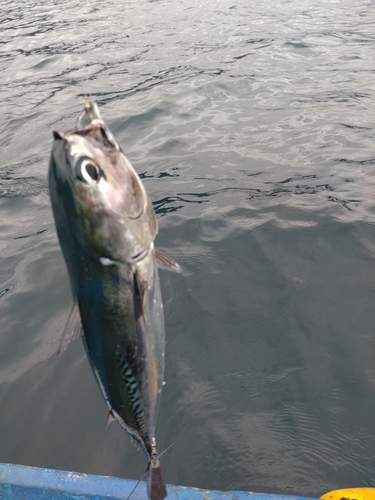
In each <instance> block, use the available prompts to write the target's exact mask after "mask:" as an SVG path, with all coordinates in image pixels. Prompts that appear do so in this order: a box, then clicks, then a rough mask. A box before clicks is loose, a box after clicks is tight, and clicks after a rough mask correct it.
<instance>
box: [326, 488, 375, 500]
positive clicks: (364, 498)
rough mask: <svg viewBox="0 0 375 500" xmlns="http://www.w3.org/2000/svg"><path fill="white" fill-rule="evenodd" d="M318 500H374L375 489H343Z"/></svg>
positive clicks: (331, 492)
mask: <svg viewBox="0 0 375 500" xmlns="http://www.w3.org/2000/svg"><path fill="white" fill-rule="evenodd" d="M320 500H375V488H345V489H343V490H334V491H329V492H328V493H325V494H324V495H323V496H321V497H320Z"/></svg>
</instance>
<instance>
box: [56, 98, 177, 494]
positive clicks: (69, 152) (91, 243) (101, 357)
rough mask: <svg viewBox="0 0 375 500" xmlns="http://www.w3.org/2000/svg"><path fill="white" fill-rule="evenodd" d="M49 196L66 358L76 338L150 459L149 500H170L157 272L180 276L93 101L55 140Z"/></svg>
mask: <svg viewBox="0 0 375 500" xmlns="http://www.w3.org/2000/svg"><path fill="white" fill-rule="evenodd" d="M53 137H54V141H53V147H52V152H51V157H50V162H49V169H48V184H49V193H50V199H51V205H52V211H53V216H54V220H55V226H56V231H57V235H58V239H59V242H60V246H61V250H62V253H63V255H64V258H65V263H66V266H67V269H68V274H69V278H70V285H71V290H72V295H73V307H72V310H71V312H70V315H69V317H68V320H67V323H66V325H65V328H64V331H63V334H62V339H61V344H60V348H59V354H61V353H62V352H63V351H64V350H65V349H66V348H67V346H68V344H69V343H70V342H71V341H72V340H73V339H75V338H78V337H82V339H83V343H84V346H85V350H86V353H87V356H88V359H89V362H90V365H91V368H92V371H93V373H94V376H95V378H96V381H97V383H98V385H99V388H100V390H101V393H102V395H103V397H104V400H105V402H106V404H107V406H108V410H109V415H108V421H107V422H108V423H109V422H110V421H112V420H116V421H117V422H118V423H119V424H120V425H121V427H123V428H124V429H125V431H126V432H127V433H128V434H129V435H130V437H131V438H132V439H133V440H134V441H135V442H136V443H137V445H139V447H140V448H141V450H143V452H144V453H145V454H146V457H147V460H148V469H147V474H148V477H147V486H148V487H147V491H148V497H149V499H150V500H163V499H164V498H165V497H166V496H167V490H166V485H165V482H164V480H163V477H162V473H161V469H160V463H159V457H158V453H157V448H156V441H155V424H156V417H157V413H158V409H159V404H160V396H161V390H162V386H163V379H164V357H165V329H164V315H163V303H162V297H161V290H160V282H159V275H158V267H160V268H163V269H167V270H172V271H175V272H180V271H181V268H180V267H179V265H178V264H177V263H176V261H174V259H172V258H170V257H169V256H167V255H166V254H164V253H163V252H161V251H160V250H157V249H155V247H154V239H155V236H156V234H157V231H158V225H157V220H156V215H155V211H154V209H153V206H152V203H151V202H150V199H149V197H148V195H147V192H146V190H145V187H144V185H143V183H142V180H141V179H140V177H139V176H138V174H137V173H136V171H135V169H134V168H133V166H132V165H131V163H130V161H129V160H128V159H127V158H126V156H125V155H124V153H123V151H122V150H121V148H120V147H119V145H118V143H117V141H116V140H115V138H114V136H113V134H112V133H111V131H110V130H109V128H108V126H107V125H106V123H105V122H104V121H103V119H102V118H101V116H100V112H99V108H98V106H97V104H96V103H95V102H94V101H91V100H90V99H89V98H86V99H85V108H84V110H83V111H82V112H81V114H80V115H79V117H78V120H77V124H76V126H75V128H74V129H72V130H69V131H65V132H53Z"/></svg>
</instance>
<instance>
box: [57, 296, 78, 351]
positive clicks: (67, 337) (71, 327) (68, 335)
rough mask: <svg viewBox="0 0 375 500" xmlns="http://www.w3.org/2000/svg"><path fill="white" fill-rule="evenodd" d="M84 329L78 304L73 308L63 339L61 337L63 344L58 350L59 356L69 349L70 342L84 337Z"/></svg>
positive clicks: (61, 343)
mask: <svg viewBox="0 0 375 500" xmlns="http://www.w3.org/2000/svg"><path fill="white" fill-rule="evenodd" d="M83 335H84V333H83V328H82V321H81V315H80V312H79V307H78V302H76V303H75V304H74V306H73V307H72V310H71V311H70V314H69V317H68V320H67V322H66V325H65V328H64V331H63V334H62V337H61V342H60V347H59V350H58V354H59V355H60V354H62V353H63V352H64V351H65V349H66V348H67V347H68V345H69V344H70V342H71V341H72V340H74V339H76V338H78V337H83Z"/></svg>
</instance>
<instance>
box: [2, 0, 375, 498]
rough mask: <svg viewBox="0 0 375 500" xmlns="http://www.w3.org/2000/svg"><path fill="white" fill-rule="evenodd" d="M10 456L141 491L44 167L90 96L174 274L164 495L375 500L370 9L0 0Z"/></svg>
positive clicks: (161, 422)
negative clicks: (66, 339)
mask: <svg viewBox="0 0 375 500" xmlns="http://www.w3.org/2000/svg"><path fill="white" fill-rule="evenodd" d="M0 34H1V36H0V92H1V93H0V103H1V104H0V105H1V120H0V145H1V146H0V147H1V160H0V252H1V253H0V256H1V260H0V321H1V323H0V324H1V334H0V408H1V411H0V436H1V437H0V461H1V462H12V463H21V464H27V465H33V466H39V467H52V468H58V469H65V470H73V471H82V472H87V473H95V474H107V475H115V476H120V477H127V478H138V477H139V476H140V475H141V474H142V472H143V470H144V467H145V464H146V461H145V458H144V457H143V455H142V453H141V452H140V451H139V450H137V449H136V448H135V447H134V446H133V445H132V444H131V443H130V440H129V438H128V437H127V436H126V435H125V433H124V432H123V431H122V430H121V429H120V428H119V427H118V426H117V425H111V426H109V427H108V428H105V422H106V416H107V415H106V406H105V404H104V402H103V400H102V398H101V395H100V393H99V390H98V388H97V386H96V384H95V381H94V378H93V375H92V373H91V371H90V368H89V365H88V362H87V359H86V356H85V353H84V350H83V347H82V344H81V342H80V341H76V342H74V343H73V344H72V345H71V346H70V347H69V349H68V351H67V352H66V353H65V354H64V355H63V356H61V357H58V356H57V354H56V352H57V349H58V345H59V338H60V336H61V333H62V329H63V327H64V323H65V320H66V318H67V315H68V313H69V310H70V307H71V296H70V288H69V283H68V278H67V273H66V269H65V266H64V262H63V258H62V254H61V252H60V249H59V245H58V242H57V238H56V234H55V228H54V225H53V221H52V213H51V208H50V202H49V197H48V190H47V182H46V172H47V166H48V158H49V153H50V149H51V143H52V130H64V129H69V128H71V127H72V126H73V125H74V123H75V120H76V117H77V114H78V113H79V112H80V111H81V109H82V106H83V95H85V94H86V93H88V94H90V95H91V96H92V97H93V98H94V99H95V100H96V101H97V102H98V104H99V106H100V109H101V112H102V115H103V117H104V119H105V120H106V121H107V123H108V125H109V126H110V127H111V129H112V131H113V132H114V134H115V136H116V138H117V139H118V141H119V143H120V144H121V146H122V148H123V150H124V152H125V154H126V155H127V156H128V158H129V159H130V160H131V162H132V163H133V165H134V166H135V168H136V169H137V171H138V172H139V173H140V174H141V176H142V178H143V180H144V183H145V185H146V189H147V190H148V192H149V194H150V197H151V199H152V200H153V201H154V205H155V209H156V211H157V215H158V220H159V227H160V230H159V235H158V237H157V242H156V243H157V245H158V246H159V247H160V248H161V249H163V250H164V251H166V252H167V253H168V254H170V255H171V256H172V257H174V258H175V259H176V260H178V262H179V263H180V265H181V266H182V268H183V275H176V274H172V273H165V272H161V274H162V275H161V280H162V289H163V297H164V304H165V315H166V330H167V352H166V376H165V380H166V385H165V387H164V389H163V396H162V404H161V409H160V413H159V417H158V422H157V441H158V447H159V450H163V449H164V448H166V447H167V446H169V445H170V444H171V443H173V442H174V441H176V444H175V445H174V447H173V448H172V449H171V450H170V451H168V452H167V453H166V454H165V456H164V457H163V458H162V468H163V471H164V475H165V479H166V480H167V481H168V482H169V483H174V484H182V485H189V486H197V487H203V488H212V489H239V490H252V491H260V492H277V493H296V494H300V495H306V496H307V495H310V496H315V495H320V494H322V493H324V492H325V491H327V490H329V489H333V488H339V487H347V486H368V485H372V486H374V483H375V428H374V421H375V419H374V416H375V356H374V355H375V309H374V300H375V260H374V257H375V201H374V192H375V152H374V150H375V141H374V139H375V128H374V117H375V66H374V61H375V4H374V2H373V1H369V0H358V1H355V0H354V1H353V0H350V1H349V0H340V1H336V0H325V1H323V0H309V1H308V0H289V1H286V0H285V1H281V0H274V1H272V2H263V1H259V0H255V1H251V2H250V1H245V0H238V1H236V0H215V1H214V0H211V1H206V2H197V1H193V0H174V1H173V2H172V1H169V0H159V1H155V0H154V1H147V0H137V1H135V0H128V1H127V2H125V1H120V0H109V1H108V2H100V1H99V0H90V1H85V0H80V1H77V0H65V1H61V2H60V1H57V0H44V1H40V0H34V1H32V0H23V1H22V2H16V1H15V0H2V2H1V4H0Z"/></svg>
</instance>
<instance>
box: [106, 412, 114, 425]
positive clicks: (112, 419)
mask: <svg viewBox="0 0 375 500" xmlns="http://www.w3.org/2000/svg"><path fill="white" fill-rule="evenodd" d="M115 421H116V419H115V416H114V415H113V413H112V412H111V411H110V412H109V413H108V418H107V422H106V424H105V426H106V427H108V426H109V424H111V423H112V422H115Z"/></svg>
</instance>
